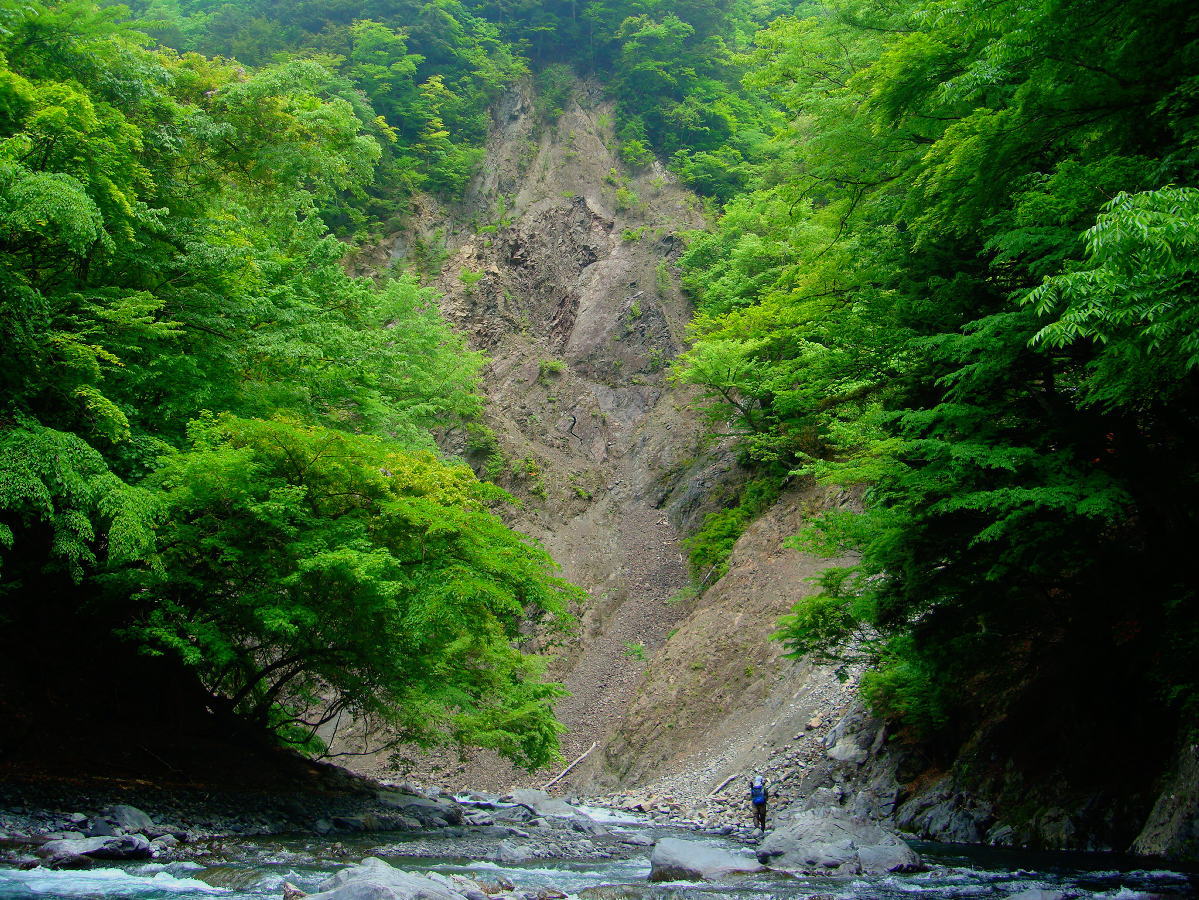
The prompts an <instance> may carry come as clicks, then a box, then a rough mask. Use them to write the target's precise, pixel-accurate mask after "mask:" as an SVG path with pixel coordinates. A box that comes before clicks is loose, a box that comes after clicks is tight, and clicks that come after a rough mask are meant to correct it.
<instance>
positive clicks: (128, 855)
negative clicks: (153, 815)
mask: <svg viewBox="0 0 1199 900" xmlns="http://www.w3.org/2000/svg"><path fill="white" fill-rule="evenodd" d="M37 853H38V855H39V856H41V857H42V858H44V859H49V858H51V857H54V856H57V855H64V854H71V855H79V856H90V857H92V858H93V859H149V858H150V855H151V853H150V842H149V841H148V840H147V839H146V838H145V837H143V836H142V835H140V834H123V835H117V836H115V837H94V838H84V839H83V840H81V841H47V842H46V843H45V844H42V846H41V847H39V848H38V851H37Z"/></svg>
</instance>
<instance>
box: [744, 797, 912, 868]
mask: <svg viewBox="0 0 1199 900" xmlns="http://www.w3.org/2000/svg"><path fill="white" fill-rule="evenodd" d="M758 859H759V860H760V861H761V862H763V863H765V864H768V865H771V866H773V867H775V868H781V869H786V870H787V871H791V872H803V873H806V874H813V875H820V874H829V875H881V874H884V873H887V872H915V871H920V870H921V869H922V868H923V866H922V865H921V862H920V857H919V856H917V855H916V853H915V851H913V850H912V849H911V848H910V847H909V846H908V845H907V844H905V843H904V842H903V841H902V840H900V839H899V838H898V837H897V836H896V835H894V834H892V833H891V832H890V831H887V830H886V829H884V828H882V827H880V826H878V825H872V824H869V823H865V822H861V821H857V820H855V819H853V818H852V817H850V816H849V814H848V813H846V811H845V810H843V809H840V808H837V807H828V808H825V809H810V810H804V811H803V812H801V813H799V814H798V815H796V816H795V818H794V819H793V820H792V822H790V823H789V824H788V825H786V826H785V827H783V828H779V829H777V830H776V831H773V832H771V833H770V834H769V835H768V836H767V837H766V838H765V839H764V840H763V841H762V843H761V845H760V846H759V847H758Z"/></svg>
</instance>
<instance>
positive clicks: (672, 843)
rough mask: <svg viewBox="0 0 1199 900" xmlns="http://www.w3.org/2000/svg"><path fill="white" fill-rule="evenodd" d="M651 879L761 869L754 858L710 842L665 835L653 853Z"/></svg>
mask: <svg viewBox="0 0 1199 900" xmlns="http://www.w3.org/2000/svg"><path fill="white" fill-rule="evenodd" d="M649 863H650V867H651V868H650V873H649V880H650V881H713V880H719V879H721V878H727V877H728V876H730V875H747V874H750V873H753V872H761V871H762V869H763V867H762V866H760V865H758V863H756V862H754V860H752V859H750V858H748V857H744V856H737V855H736V854H733V853H729V852H728V851H727V850H721V849H720V848H719V847H713V846H711V845H710V844H701V843H700V842H699V841H684V840H681V839H679V838H662V840H660V841H658V843H656V844H655V845H654V852H653V853H652V854H651V855H650V859H649Z"/></svg>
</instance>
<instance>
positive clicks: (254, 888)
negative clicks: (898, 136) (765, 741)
mask: <svg viewBox="0 0 1199 900" xmlns="http://www.w3.org/2000/svg"><path fill="white" fill-rule="evenodd" d="M589 812H591V813H592V814H593V815H597V817H602V815H603V814H602V811H597V810H590V811H589ZM608 822H609V827H611V828H613V830H615V831H620V830H625V831H628V832H633V833H637V832H640V833H642V834H645V835H646V836H648V837H652V838H657V837H662V836H667V835H673V836H678V837H684V838H687V839H690V840H703V841H705V842H709V843H712V844H715V845H717V846H721V847H723V848H725V849H729V850H733V851H734V852H739V853H743V854H748V850H747V849H746V848H745V847H743V846H742V845H740V844H737V843H735V842H732V841H728V840H725V839H721V838H712V837H698V836H696V835H695V834H693V833H691V832H684V831H680V830H677V829H670V828H660V827H651V826H649V825H646V824H640V823H633V822H629V821H627V820H625V821H619V820H617V821H613V818H612V817H609V819H608ZM410 840H412V836H411V835H387V834H373V835H368V836H358V837H357V838H350V839H343V841H342V844H341V845H331V844H330V842H329V841H322V840H317V839H314V838H310V837H309V838H300V837H297V838H291V839H277V840H273V839H263V840H258V841H256V842H246V843H241V844H228V845H226V849H225V850H224V851H223V852H222V855H221V856H220V864H219V865H213V864H209V865H202V864H200V863H195V862H183V863H172V864H167V865H163V864H161V863H129V864H123V865H113V866H112V867H111V868H97V869H93V870H91V871H85V872H53V871H49V870H43V869H34V870H31V871H18V870H16V869H0V900H53V898H63V900H99V898H128V900H208V898H220V900H279V898H281V896H282V885H283V882H285V881H290V882H292V883H293V884H295V885H297V886H299V887H300V888H302V889H304V890H307V891H315V890H316V887H317V885H318V884H319V883H320V882H321V881H322V880H323V879H324V878H326V877H327V876H328V875H330V874H331V873H332V872H335V871H336V870H337V869H339V868H341V867H342V866H343V865H344V864H346V863H347V862H355V861H357V860H358V859H360V858H361V857H363V856H368V855H370V856H380V857H382V858H384V859H386V860H387V861H388V862H390V863H391V864H392V865H394V866H396V867H398V868H402V869H406V870H408V871H414V872H427V871H435V872H441V873H444V874H451V873H458V874H463V875H466V876H468V877H471V878H474V879H476V880H478V881H481V882H488V881H495V880H496V879H497V876H504V877H505V878H507V879H508V880H509V881H511V882H512V883H513V884H515V885H516V887H517V889H518V890H519V891H524V892H528V893H529V894H530V895H533V894H536V892H537V891H538V890H539V889H541V888H555V889H558V890H560V891H563V892H565V893H567V894H568V895H570V897H572V898H574V897H577V898H580V900H684V898H695V900H717V898H724V897H728V898H735V900H768V898H783V900H787V898H795V900H800V898H806V897H811V898H815V897H819V898H821V900H831V898H838V900H840V898H869V900H882V898H901V897H902V898H910V897H912V896H913V895H919V896H922V897H930V898H958V897H970V898H988V897H996V898H998V897H1008V896H1012V895H1013V894H1018V893H1020V892H1022V891H1028V890H1035V889H1041V890H1046V891H1059V892H1062V893H1063V894H1064V895H1065V896H1066V897H1111V898H1121V900H1125V898H1127V900H1132V898H1148V897H1188V896H1195V894H1196V886H1197V884H1199V881H1196V879H1195V876H1193V875H1188V874H1185V873H1181V872H1176V871H1167V870H1164V869H1158V868H1153V867H1150V866H1149V865H1148V864H1147V862H1146V861H1145V860H1132V859H1126V858H1120V857H1115V856H1111V855H1107V854H1065V853H1032V852H1027V851H1007V850H992V849H987V848H978V847H961V846H951V845H937V844H915V845H914V846H915V847H916V849H917V850H918V851H919V852H920V854H921V855H922V856H923V857H924V859H925V861H926V862H927V863H928V864H929V865H930V869H929V871H927V872H922V873H919V874H915V875H888V876H879V877H847V878H831V877H809V878H795V877H789V876H784V875H781V874H768V875H761V876H752V877H744V878H740V879H736V880H732V881H729V882H727V883H723V884H702V883H694V882H676V883H666V884H650V883H649V882H648V881H647V877H648V875H649V871H650V866H649V854H650V848H648V847H646V848H644V851H643V852H640V853H638V854H637V855H636V856H634V857H633V858H630V859H618V860H579V861H570V860H536V861H533V862H528V863H521V864H515V865H499V864H497V863H494V862H490V861H484V860H476V859H471V858H469V857H467V856H464V855H462V852H463V850H464V847H463V846H462V845H463V840H462V839H461V838H455V837H452V836H444V837H440V838H437V837H433V838H431V837H430V835H429V834H428V833H423V834H421V835H419V840H420V841H421V842H422V844H423V845H424V846H426V847H427V846H428V842H429V841H430V840H436V841H438V851H439V852H440V851H441V850H442V849H443V850H444V852H443V853H442V854H441V855H439V856H434V857H430V856H421V857H415V856H412V855H405V852H404V850H405V844H406V843H407V842H408V841H410ZM442 845H444V846H442Z"/></svg>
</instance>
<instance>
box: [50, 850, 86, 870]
mask: <svg viewBox="0 0 1199 900" xmlns="http://www.w3.org/2000/svg"><path fill="white" fill-rule="evenodd" d="M95 864H96V861H95V860H94V859H92V858H91V857H90V856H83V855H82V854H79V853H71V852H69V851H63V852H61V853H55V854H54V855H53V856H51V857H49V858H48V859H46V860H44V861H43V863H42V865H44V866H45V867H46V868H47V869H72V870H77V869H90V868H91V867H92V866H94V865H95Z"/></svg>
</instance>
